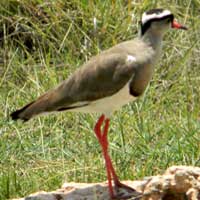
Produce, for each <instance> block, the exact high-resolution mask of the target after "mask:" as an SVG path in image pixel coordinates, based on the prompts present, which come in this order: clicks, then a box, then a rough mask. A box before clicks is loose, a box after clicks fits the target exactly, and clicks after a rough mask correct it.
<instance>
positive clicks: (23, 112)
mask: <svg viewBox="0 0 200 200" xmlns="http://www.w3.org/2000/svg"><path fill="white" fill-rule="evenodd" d="M51 94H52V93H51V92H47V93H46V94H44V95H42V96H41V97H39V98H38V99H37V100H36V101H33V102H31V103H29V104H27V105H26V106H24V107H23V108H21V109H19V110H16V111H15V112H13V113H11V115H10V116H11V118H12V119H13V120H18V119H21V120H23V121H28V120H29V119H31V118H32V117H34V116H36V115H39V114H41V113H44V112H50V111H53V109H54V108H53V106H52V98H50V96H51Z"/></svg>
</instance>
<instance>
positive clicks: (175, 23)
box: [172, 20, 188, 30]
mask: <svg viewBox="0 0 200 200" xmlns="http://www.w3.org/2000/svg"><path fill="white" fill-rule="evenodd" d="M172 28H176V29H183V30H187V29H188V28H187V27H186V26H183V25H181V24H179V23H178V22H177V21H175V20H174V21H173V22H172Z"/></svg>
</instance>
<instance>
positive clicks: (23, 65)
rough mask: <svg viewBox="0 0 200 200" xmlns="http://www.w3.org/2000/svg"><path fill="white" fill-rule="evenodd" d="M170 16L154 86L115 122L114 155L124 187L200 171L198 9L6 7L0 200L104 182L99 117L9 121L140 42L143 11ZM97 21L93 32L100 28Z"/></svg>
mask: <svg viewBox="0 0 200 200" xmlns="http://www.w3.org/2000/svg"><path fill="white" fill-rule="evenodd" d="M155 7H162V8H167V9H169V10H171V11H172V12H173V13H174V14H175V16H176V18H177V19H178V20H179V21H180V22H182V23H183V24H186V25H187V26H188V27H189V30H188V31H175V30H173V31H170V32H169V33H168V34H167V35H166V37H165V41H164V50H163V56H162V59H161V60H160V63H159V64H158V65H157V67H156V71H155V74H154V77H153V80H152V81H151V83H150V86H149V87H148V89H147V90H146V92H145V94H144V95H143V96H142V97H141V98H140V99H138V100H137V101H136V102H134V103H131V104H130V105H127V106H125V107H124V108H123V109H121V110H120V111H118V112H116V114H115V115H113V117H112V120H111V128H110V135H109V140H110V153H111V156H112V159H113V161H114V164H115V166H116V168H117V171H118V172H119V174H120V177H121V179H124V180H125V179H132V180H133V179H139V178H142V177H144V176H150V175H153V174H157V173H162V172H163V171H164V170H165V169H166V168H167V167H168V166H171V165H195V166H200V39H199V38H200V20H199V19H200V9H199V8H200V0H171V1H169V0H167V1H166V0H160V1H155V0H152V1H150V0H144V1H139V0H138V1H136V0H132V1H131V0H126V1H125V0H112V1H111V0H105V1H102V0H96V1H92V0H81V1H79V0H68V1H65V0H57V1H56V0H46V1H45V0H34V1H33V0H32V1H29V0H1V1H0V47H1V48H0V94H1V95H0V199H9V198H12V197H13V198H14V197H20V196H25V195H28V194H29V193H32V192H35V191H37V190H53V189H56V188H58V187H60V186H61V184H62V183H63V182H64V181H68V182H69V181H76V182H99V181H104V180H106V173H105V170H104V163H103V162H102V155H101V151H100V147H99V145H98V142H97V140H96V138H95V136H94V133H93V126H94V123H95V121H96V119H97V115H89V114H73V113H62V114H58V115H55V114H52V115H49V116H41V117H37V118H35V119H33V120H31V121H29V122H27V123H22V122H20V121H19V122H14V121H12V120H10V118H9V114H10V112H12V111H14V110H15V109H17V108H20V107H21V106H23V105H25V104H26V103H28V102H29V101H32V100H33V99H35V98H37V97H38V96H39V95H40V94H42V93H43V92H44V91H46V90H48V89H49V88H52V87H54V86H55V85H56V84H57V83H59V82H60V81H62V80H64V79H66V78H67V77H68V76H69V75H70V74H71V73H72V72H73V71H74V70H76V69H77V68H78V67H79V66H80V65H81V64H82V63H84V62H85V61H87V60H88V59H89V58H90V57H91V56H92V55H94V54H97V53H98V52H100V51H101V50H103V49H106V48H109V47H111V46H113V45H115V44H117V43H119V42H121V41H124V40H128V39H131V38H134V37H136V36H137V29H138V27H139V20H140V17H141V14H142V12H143V11H145V10H147V9H151V8H155ZM95 21H96V22H95Z"/></svg>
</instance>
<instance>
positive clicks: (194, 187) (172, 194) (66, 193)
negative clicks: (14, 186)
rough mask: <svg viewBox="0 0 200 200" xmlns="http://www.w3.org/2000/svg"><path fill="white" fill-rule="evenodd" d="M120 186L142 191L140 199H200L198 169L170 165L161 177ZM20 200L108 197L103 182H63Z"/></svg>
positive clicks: (67, 199)
mask: <svg viewBox="0 0 200 200" xmlns="http://www.w3.org/2000/svg"><path fill="white" fill-rule="evenodd" d="M123 183H125V184H127V185H129V186H130V187H132V188H134V189H136V190H137V191H138V192H141V193H142V194H143V197H142V198H141V200H186V199H187V200H200V168H199V167H191V166H173V167H170V168H168V169H167V170H166V172H165V173H164V174H163V175H158V176H152V177H147V178H144V179H143V180H140V181H124V182H123ZM18 200H19V199H18ZM20 200H109V194H108V189H107V184H106V183H93V184H92V183H64V184H63V186H62V188H61V189H58V190H56V191H53V192H43V191H42V192H37V193H35V194H31V195H29V196H28V197H25V198H22V199H20ZM132 200H133V199H132Z"/></svg>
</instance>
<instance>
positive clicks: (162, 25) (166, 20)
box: [141, 8, 187, 35]
mask: <svg viewBox="0 0 200 200" xmlns="http://www.w3.org/2000/svg"><path fill="white" fill-rule="evenodd" d="M170 28H175V29H183V30H187V28H186V27H185V26H183V25H181V24H179V23H178V22H176V21H175V19H174V15H173V14H172V13H171V12H170V11H169V10H165V9H158V8H157V9H152V10H149V11H146V12H144V13H143V15H142V21H141V34H142V35H144V34H145V33H146V32H149V31H152V32H154V33H157V34H162V35H163V34H164V33H166V32H167V30H169V29H170Z"/></svg>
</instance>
